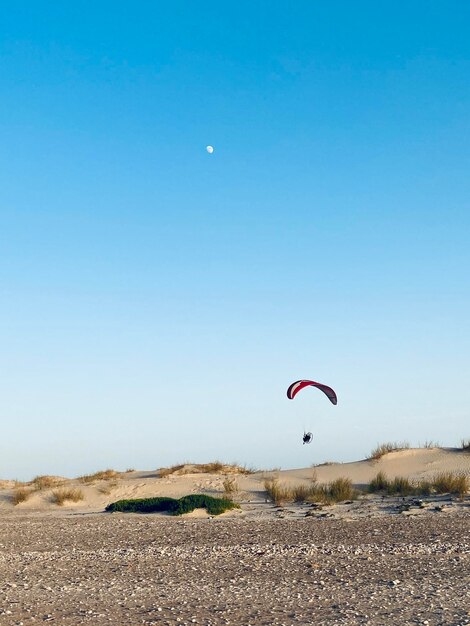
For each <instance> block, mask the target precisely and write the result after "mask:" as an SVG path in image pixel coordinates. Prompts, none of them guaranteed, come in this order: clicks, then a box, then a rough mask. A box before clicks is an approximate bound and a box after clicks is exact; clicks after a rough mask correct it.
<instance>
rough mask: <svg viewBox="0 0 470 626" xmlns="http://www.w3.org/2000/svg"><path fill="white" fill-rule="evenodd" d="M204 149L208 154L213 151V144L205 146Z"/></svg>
mask: <svg viewBox="0 0 470 626" xmlns="http://www.w3.org/2000/svg"><path fill="white" fill-rule="evenodd" d="M206 150H207V152H208V153H209V154H212V153H213V152H214V148H213V146H206Z"/></svg>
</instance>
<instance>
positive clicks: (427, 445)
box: [420, 439, 441, 450]
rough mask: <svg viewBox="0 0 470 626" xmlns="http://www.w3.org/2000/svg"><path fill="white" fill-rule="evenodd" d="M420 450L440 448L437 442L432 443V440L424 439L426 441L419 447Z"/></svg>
mask: <svg viewBox="0 0 470 626" xmlns="http://www.w3.org/2000/svg"><path fill="white" fill-rule="evenodd" d="M420 447H421V448H427V449H428V450H429V449H430V448H440V447H441V444H440V443H439V442H438V441H433V440H432V439H426V441H425V442H424V443H423V444H422V445H420Z"/></svg>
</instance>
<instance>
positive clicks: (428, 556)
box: [0, 512, 470, 626]
mask: <svg viewBox="0 0 470 626" xmlns="http://www.w3.org/2000/svg"><path fill="white" fill-rule="evenodd" d="M42 622H55V623H56V624H60V625H61V626H72V625H73V626H78V625H80V624H93V625H94V626H101V625H104V624H113V625H115V626H119V625H122V626H127V625H129V626H134V625H137V624H147V625H151V624H154V625H157V624H158V625H159V626H165V625H170V624H171V625H173V624H203V625H206V626H211V625H212V626H219V625H222V624H233V625H237V626H248V625H249V624H251V625H253V626H255V625H256V626H258V625H266V626H267V625H278V626H281V625H285V626H289V625H299V624H305V625H307V624H316V625H317V624H328V625H334V624H347V625H348V626H350V625H354V624H370V625H377V626H378V625H386V624H400V625H401V624H429V625H431V626H437V625H446V626H449V625H455V626H457V625H464V624H470V515H469V514H468V512H462V513H458V514H456V515H449V516H448V515H446V514H442V515H438V514H437V515H429V516H428V515H426V516H423V517H410V518H407V517H404V516H400V515H397V516H383V517H381V518H375V519H357V520H352V521H345V520H335V519H315V518H305V519H268V520H264V519H263V520H252V519H223V518H221V519H217V518H214V519H190V518H188V519H179V518H171V517H163V516H153V515H146V516H144V515H135V514H131V515H125V514H113V515H111V514H96V515H90V516H86V515H84V516H76V515H75V516H74V515H70V516H67V517H53V516H50V517H49V516H41V517H24V518H22V517H18V516H16V517H13V516H11V517H9V516H6V517H3V518H1V519H0V626H4V625H5V626H7V625H8V626H12V625H17V626H19V625H24V626H26V625H28V624H38V623H42Z"/></svg>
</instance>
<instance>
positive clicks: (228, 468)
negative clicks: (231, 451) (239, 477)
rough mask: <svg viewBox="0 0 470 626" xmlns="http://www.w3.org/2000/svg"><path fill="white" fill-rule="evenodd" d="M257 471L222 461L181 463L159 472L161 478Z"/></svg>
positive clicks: (251, 472)
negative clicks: (175, 475)
mask: <svg viewBox="0 0 470 626" xmlns="http://www.w3.org/2000/svg"><path fill="white" fill-rule="evenodd" d="M254 472H255V470H253V469H250V468H247V467H246V466H243V465H238V464H237V463H228V464H224V463H222V461H212V462H211V463H180V464H178V465H172V466H171V467H161V468H160V469H159V470H158V475H159V476H160V478H165V477H166V476H170V475H171V474H178V475H179V476H184V475H185V474H253V473H254Z"/></svg>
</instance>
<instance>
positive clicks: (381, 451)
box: [367, 441, 410, 461]
mask: <svg viewBox="0 0 470 626" xmlns="http://www.w3.org/2000/svg"><path fill="white" fill-rule="evenodd" d="M409 448H410V444H409V443H408V442H407V441H401V442H398V441H388V442H386V443H380V444H377V446H376V447H375V448H374V449H373V450H372V451H371V453H370V454H369V456H368V457H367V459H368V460H369V461H378V460H379V459H381V458H382V457H383V456H384V455H385V454H389V453H390V452H398V451H400V450H408V449H409Z"/></svg>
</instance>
